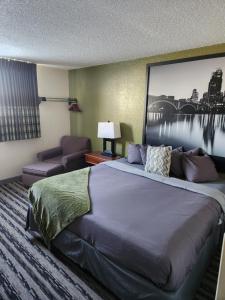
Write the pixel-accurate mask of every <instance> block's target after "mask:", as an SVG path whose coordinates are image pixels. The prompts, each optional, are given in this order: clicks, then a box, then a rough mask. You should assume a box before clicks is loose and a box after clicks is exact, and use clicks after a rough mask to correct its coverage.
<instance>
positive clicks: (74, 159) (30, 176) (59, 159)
mask: <svg viewBox="0 0 225 300" xmlns="http://www.w3.org/2000/svg"><path fill="white" fill-rule="evenodd" d="M90 151H91V143H90V140H89V139H88V138H84V137H75V136H63V137H62V138H61V140H60V146H59V147H56V148H52V149H48V150H45V151H42V152H39V153H38V154H37V158H38V160H39V162H36V163H34V164H31V165H28V166H25V167H23V172H22V181H23V184H24V185H25V186H31V185H32V184H33V183H34V182H35V181H38V180H41V179H43V178H46V177H49V176H53V175H57V174H61V173H65V172H69V171H73V170H77V169H82V168H84V167H86V163H85V155H84V154H85V153H88V152H90Z"/></svg>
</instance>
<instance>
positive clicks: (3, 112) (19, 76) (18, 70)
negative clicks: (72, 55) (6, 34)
mask: <svg viewBox="0 0 225 300" xmlns="http://www.w3.org/2000/svg"><path fill="white" fill-rule="evenodd" d="M40 136H41V132H40V115H39V98H38V90H37V72H36V65H35V64H30V63H25V62H20V61H12V60H5V59H0V141H1V142H3V141H12V140H23V139H32V138H38V137H40Z"/></svg>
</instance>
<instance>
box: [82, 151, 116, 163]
mask: <svg viewBox="0 0 225 300" xmlns="http://www.w3.org/2000/svg"><path fill="white" fill-rule="evenodd" d="M119 158H120V156H115V157H109V156H104V155H102V154H101V152H92V153H87V154H85V161H86V163H88V164H90V165H96V164H99V163H101V162H104V161H109V160H115V159H119Z"/></svg>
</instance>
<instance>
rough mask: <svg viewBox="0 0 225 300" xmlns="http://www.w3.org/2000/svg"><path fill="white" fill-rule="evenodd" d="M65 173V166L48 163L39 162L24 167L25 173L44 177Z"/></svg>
mask: <svg viewBox="0 0 225 300" xmlns="http://www.w3.org/2000/svg"><path fill="white" fill-rule="evenodd" d="M63 171H64V167H63V165H60V164H53V163H46V162H38V163H35V164H31V165H27V166H25V167H23V173H25V174H33V175H40V176H43V177H48V176H52V175H56V174H59V173H62V172H63Z"/></svg>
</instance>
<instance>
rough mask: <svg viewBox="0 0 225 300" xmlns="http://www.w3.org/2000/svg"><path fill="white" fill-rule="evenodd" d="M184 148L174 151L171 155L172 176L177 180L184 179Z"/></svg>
mask: <svg viewBox="0 0 225 300" xmlns="http://www.w3.org/2000/svg"><path fill="white" fill-rule="evenodd" d="M183 155H184V153H183V147H182V146H181V147H178V148H175V149H173V151H172V153H171V166H170V175H171V176H174V177H177V178H184V171H183V166H182V158H183Z"/></svg>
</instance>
